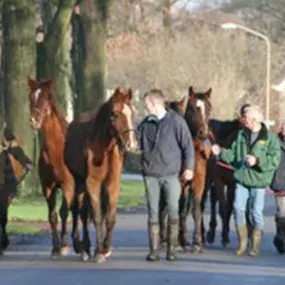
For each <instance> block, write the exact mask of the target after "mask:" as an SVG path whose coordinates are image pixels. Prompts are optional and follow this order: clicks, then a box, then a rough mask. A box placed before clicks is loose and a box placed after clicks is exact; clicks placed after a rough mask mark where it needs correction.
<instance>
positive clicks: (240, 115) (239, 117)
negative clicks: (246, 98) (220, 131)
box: [238, 103, 251, 125]
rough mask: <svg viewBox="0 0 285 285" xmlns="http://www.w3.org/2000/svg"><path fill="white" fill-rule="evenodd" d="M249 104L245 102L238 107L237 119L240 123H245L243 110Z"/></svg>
mask: <svg viewBox="0 0 285 285" xmlns="http://www.w3.org/2000/svg"><path fill="white" fill-rule="evenodd" d="M249 106H251V105H250V104H249V103H245V104H243V105H242V106H241V107H240V110H239V114H238V120H239V122H240V124H241V125H245V115H244V114H245V111H246V109H247V108H248V107H249Z"/></svg>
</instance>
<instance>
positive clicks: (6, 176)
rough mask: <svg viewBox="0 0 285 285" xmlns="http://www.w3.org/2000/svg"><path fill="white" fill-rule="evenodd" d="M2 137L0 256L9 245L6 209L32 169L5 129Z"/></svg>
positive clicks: (0, 153)
mask: <svg viewBox="0 0 285 285" xmlns="http://www.w3.org/2000/svg"><path fill="white" fill-rule="evenodd" d="M3 137H4V140H5V142H1V146H0V147H1V152H0V160H1V169H0V171H1V174H0V175H1V185H0V255H2V254H3V252H4V250H5V249H6V248H7V247H8V245H9V238H8V234H7V231H6V226H7V223H8V208H9V206H10V204H11V202H12V199H13V198H14V196H15V195H16V192H17V185H18V184H19V183H20V182H21V180H22V179H23V178H24V177H25V175H24V174H25V173H27V172H28V170H30V169H31V167H32V161H31V160H30V159H29V158H28V156H27V155H26V154H25V152H24V150H23V149H22V148H21V145H20V141H19V139H18V138H16V137H15V136H14V135H13V134H12V133H11V131H10V130H9V129H8V128H7V127H5V129H4V135H3ZM3 145H4V146H3ZM3 147H4V148H3ZM2 179H3V180H2Z"/></svg>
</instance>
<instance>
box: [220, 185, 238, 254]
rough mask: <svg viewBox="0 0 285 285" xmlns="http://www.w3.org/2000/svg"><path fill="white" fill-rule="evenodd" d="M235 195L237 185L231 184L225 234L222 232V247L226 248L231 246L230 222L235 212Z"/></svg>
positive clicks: (228, 194) (227, 202)
mask: <svg viewBox="0 0 285 285" xmlns="http://www.w3.org/2000/svg"><path fill="white" fill-rule="evenodd" d="M234 195H235V184H234V183H229V184H228V185H227V201H226V206H225V207H226V209H225V213H224V220H223V232H222V245H223V246H224V247H226V248H227V247H229V246H230V244H231V241H230V237H229V232H230V220H231V215H232V212H233V203H234Z"/></svg>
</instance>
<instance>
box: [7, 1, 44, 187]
mask: <svg viewBox="0 0 285 285" xmlns="http://www.w3.org/2000/svg"><path fill="white" fill-rule="evenodd" d="M35 22H36V6H35V1H34V0H9V1H5V2H4V6H3V36H4V49H3V57H4V63H3V71H4V82H3V83H4V90H3V92H4V94H5V117H6V122H7V124H8V126H9V127H10V128H11V130H12V131H13V132H14V133H15V135H16V136H19V137H20V138H22V140H23V147H24V149H25V151H26V152H27V153H28V155H29V156H30V158H31V159H33V151H34V141H33V135H32V130H31V128H30V126H29V105H28V94H29V89H28V84H27V76H32V77H34V75H35V54H36V41H35ZM22 186H23V187H24V189H25V190H27V191H31V190H33V191H36V189H38V179H37V175H36V171H33V173H32V175H29V176H28V177H27V179H26V180H25V181H24V182H23V183H22Z"/></svg>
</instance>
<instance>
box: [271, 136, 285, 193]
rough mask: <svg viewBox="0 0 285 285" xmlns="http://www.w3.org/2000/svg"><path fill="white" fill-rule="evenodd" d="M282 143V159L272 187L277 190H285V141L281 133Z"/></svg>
mask: <svg viewBox="0 0 285 285" xmlns="http://www.w3.org/2000/svg"><path fill="white" fill-rule="evenodd" d="M279 138H280V145H281V160H280V164H279V167H278V168H277V170H276V171H275V174H274V177H273V181H272V184H271V186H270V188H271V189H272V190H273V191H275V192H285V142H284V141H283V140H282V138H281V135H280V134H279Z"/></svg>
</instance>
